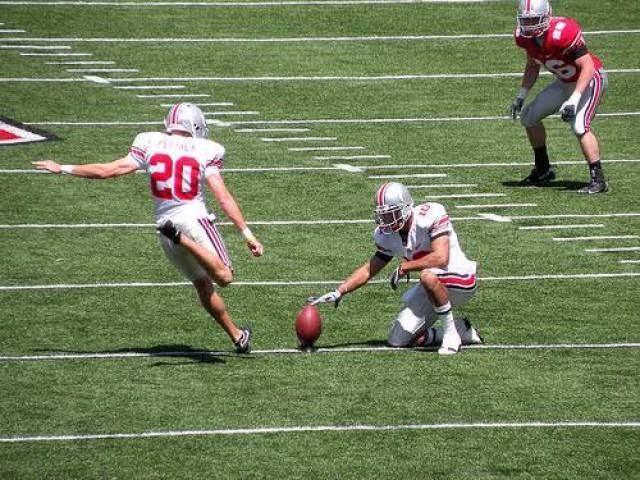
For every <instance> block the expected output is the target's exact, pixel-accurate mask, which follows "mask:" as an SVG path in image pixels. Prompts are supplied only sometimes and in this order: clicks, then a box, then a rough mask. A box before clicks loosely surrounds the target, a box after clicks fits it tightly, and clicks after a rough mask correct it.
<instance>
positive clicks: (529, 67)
mask: <svg viewBox="0 0 640 480" xmlns="http://www.w3.org/2000/svg"><path fill="white" fill-rule="evenodd" d="M538 75H540V64H539V63H538V62H536V61H535V60H534V58H533V57H531V56H530V55H527V63H526V64H525V66H524V72H523V74H522V85H521V86H522V88H526V89H527V90H531V87H533V86H534V85H535V83H536V81H537V80H538Z"/></svg>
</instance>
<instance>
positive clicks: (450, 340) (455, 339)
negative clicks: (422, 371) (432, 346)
mask: <svg viewBox="0 0 640 480" xmlns="http://www.w3.org/2000/svg"><path fill="white" fill-rule="evenodd" d="M461 344H462V340H460V335H458V332H457V331H456V329H455V328H454V329H452V331H450V332H447V334H446V335H445V336H444V338H443V339H442V346H441V347H440V348H439V349H438V353H439V354H440V355H455V354H456V353H458V352H459V351H460V345H461Z"/></svg>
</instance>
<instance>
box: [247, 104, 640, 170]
mask: <svg viewBox="0 0 640 480" xmlns="http://www.w3.org/2000/svg"><path fill="white" fill-rule="evenodd" d="M639 115H640V112H613V113H598V117H620V116H631V117H635V116H639ZM551 118H556V119H560V115H551ZM486 121H491V122H493V121H509V122H513V119H512V118H511V116H510V115H501V116H481V117H410V118H310V119H284V120H253V121H246V122H245V121H243V122H235V123H234V124H242V125H262V124H265V125H278V124H283V125H298V124H321V125H332V124H343V123H347V124H348V123H364V124H367V123H431V122H434V123H437V122H486ZM554 163H556V162H554ZM583 163H584V162H583Z"/></svg>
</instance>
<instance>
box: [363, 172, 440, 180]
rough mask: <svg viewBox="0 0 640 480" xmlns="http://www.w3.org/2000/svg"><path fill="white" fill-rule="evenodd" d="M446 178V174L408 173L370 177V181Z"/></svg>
mask: <svg viewBox="0 0 640 480" xmlns="http://www.w3.org/2000/svg"><path fill="white" fill-rule="evenodd" d="M436 176H437V177H446V176H447V174H446V173H407V174H397V175H395V174H394V175H369V176H368V177H367V178H370V179H394V178H434V177H436Z"/></svg>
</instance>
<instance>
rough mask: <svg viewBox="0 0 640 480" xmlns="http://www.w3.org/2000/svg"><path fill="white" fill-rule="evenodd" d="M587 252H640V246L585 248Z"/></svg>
mask: <svg viewBox="0 0 640 480" xmlns="http://www.w3.org/2000/svg"><path fill="white" fill-rule="evenodd" d="M584 251H585V252H591V253H608V252H640V247H618V248H585V249H584Z"/></svg>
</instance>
